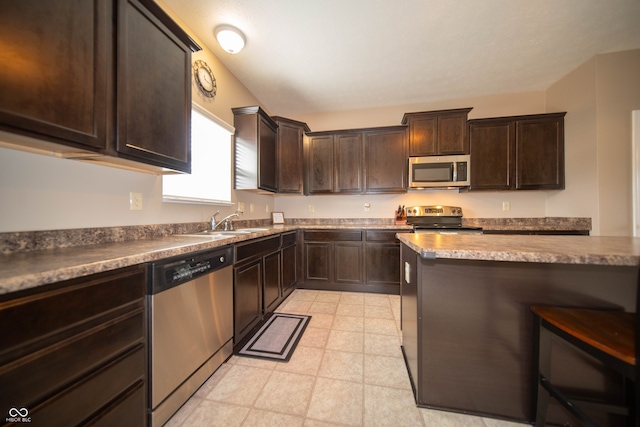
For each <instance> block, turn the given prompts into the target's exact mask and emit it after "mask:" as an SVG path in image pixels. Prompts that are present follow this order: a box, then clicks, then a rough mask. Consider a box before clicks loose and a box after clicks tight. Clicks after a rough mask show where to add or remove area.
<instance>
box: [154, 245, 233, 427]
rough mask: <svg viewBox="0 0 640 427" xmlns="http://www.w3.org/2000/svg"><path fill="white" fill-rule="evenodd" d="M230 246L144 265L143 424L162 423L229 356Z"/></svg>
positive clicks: (231, 283) (231, 332)
mask: <svg viewBox="0 0 640 427" xmlns="http://www.w3.org/2000/svg"><path fill="white" fill-rule="evenodd" d="M232 266H233V247H232V246H225V247H223V248H216V249H215V250H212V251H207V252H198V253H196V254H190V255H184V256H181V257H174V258H170V259H166V260H162V261H160V262H156V263H151V264H149V277H150V283H149V296H148V307H149V322H148V325H149V335H148V337H149V344H148V345H149V417H150V418H149V421H150V425H151V426H152V427H155V426H161V425H162V424H164V423H165V422H166V421H167V420H168V419H169V418H170V417H171V416H172V415H173V414H174V413H175V412H176V411H177V410H178V409H179V408H180V407H181V406H182V405H183V404H184V403H185V402H186V401H187V400H188V399H189V397H190V396H191V395H192V394H193V393H194V392H195V391H196V390H197V389H198V388H199V387H200V386H201V385H202V384H203V383H204V382H205V381H206V380H207V378H209V376H211V374H212V373H213V372H214V371H215V370H216V369H218V367H219V366H220V365H221V364H222V363H224V361H225V360H226V359H227V358H228V357H229V356H230V355H231V354H232V353H233V267H232Z"/></svg>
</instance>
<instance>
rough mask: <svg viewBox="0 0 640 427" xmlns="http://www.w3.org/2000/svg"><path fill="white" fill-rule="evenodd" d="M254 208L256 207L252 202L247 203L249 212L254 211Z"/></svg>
mask: <svg viewBox="0 0 640 427" xmlns="http://www.w3.org/2000/svg"><path fill="white" fill-rule="evenodd" d="M255 210H256V207H255V206H254V204H253V203H249V212H254V211H255Z"/></svg>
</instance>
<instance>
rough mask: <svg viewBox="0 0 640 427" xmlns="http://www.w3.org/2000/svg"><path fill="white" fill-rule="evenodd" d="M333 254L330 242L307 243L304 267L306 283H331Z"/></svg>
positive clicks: (305, 245)
mask: <svg viewBox="0 0 640 427" xmlns="http://www.w3.org/2000/svg"><path fill="white" fill-rule="evenodd" d="M331 253H332V243H330V242H305V244H304V265H305V269H304V271H305V274H304V280H305V282H310V281H314V282H318V281H322V282H327V283H329V282H330V281H331Z"/></svg>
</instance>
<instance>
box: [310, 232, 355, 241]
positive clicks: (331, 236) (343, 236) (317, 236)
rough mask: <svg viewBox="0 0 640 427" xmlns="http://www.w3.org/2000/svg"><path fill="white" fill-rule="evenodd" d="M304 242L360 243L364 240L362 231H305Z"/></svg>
mask: <svg viewBox="0 0 640 427" xmlns="http://www.w3.org/2000/svg"><path fill="white" fill-rule="evenodd" d="M304 240H308V241H314V242H330V241H333V242H338V241H342V242H345V241H352V242H359V241H361V240H362V230H345V231H338V230H305V232H304Z"/></svg>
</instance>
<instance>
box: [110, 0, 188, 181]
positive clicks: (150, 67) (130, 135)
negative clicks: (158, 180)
mask: <svg viewBox="0 0 640 427" xmlns="http://www.w3.org/2000/svg"><path fill="white" fill-rule="evenodd" d="M117 22H118V23H117V42H116V46H117V49H116V52H117V57H116V73H117V102H116V107H117V109H116V128H117V139H116V141H117V145H116V149H117V151H118V155H119V156H120V157H126V158H131V159H133V160H141V161H143V162H147V163H151V164H155V165H157V166H162V167H167V168H169V169H174V170H178V171H182V172H190V171H191V48H190V46H189V44H188V43H186V42H185V40H183V39H181V38H180V37H179V35H177V34H180V33H181V32H182V30H180V29H179V27H178V26H177V25H176V24H175V23H174V22H173V21H171V20H170V19H169V17H168V16H166V15H165V14H164V12H163V11H162V10H161V9H160V8H159V7H158V6H157V5H156V4H155V3H154V2H153V1H150V0H147V1H143V0H118V21H117ZM179 32H180V33H179ZM184 36H185V37H186V35H184ZM183 38H184V37H183ZM187 40H188V37H187Z"/></svg>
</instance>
